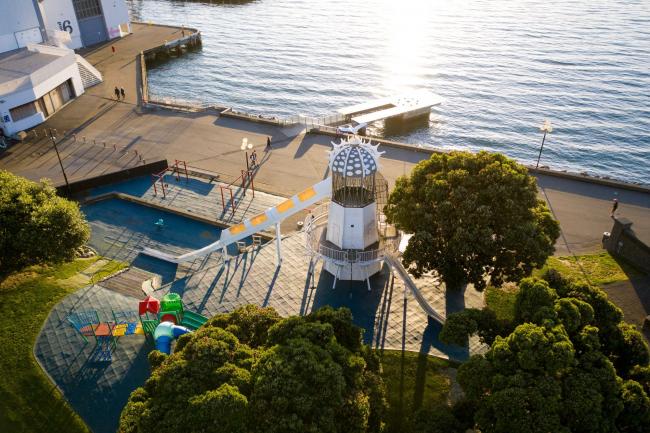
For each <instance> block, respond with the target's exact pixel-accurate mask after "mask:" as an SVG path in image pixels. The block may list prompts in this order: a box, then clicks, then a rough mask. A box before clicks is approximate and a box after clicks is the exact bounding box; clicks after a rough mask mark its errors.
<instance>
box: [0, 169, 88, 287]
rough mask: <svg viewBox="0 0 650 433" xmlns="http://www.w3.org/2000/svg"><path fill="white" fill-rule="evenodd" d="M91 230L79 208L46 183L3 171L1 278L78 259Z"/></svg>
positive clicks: (0, 177) (0, 178) (0, 192)
mask: <svg viewBox="0 0 650 433" xmlns="http://www.w3.org/2000/svg"><path fill="white" fill-rule="evenodd" d="M89 237H90V228H89V226H88V224H87V223H86V221H85V219H84V216H83V214H82V213H81V211H80V210H79V206H78V205H77V204H76V203H74V202H72V201H69V200H66V199H65V198H62V197H59V196H57V194H56V190H55V189H54V188H53V187H52V186H51V185H50V184H49V183H47V182H46V181H41V182H40V183H37V182H32V181H29V180H27V179H24V178H22V177H19V176H16V175H14V174H11V173H9V172H8V171H2V170H0V275H2V274H9V273H11V272H14V271H16V270H19V269H21V268H23V267H25V266H27V265H33V264H39V263H58V262H62V261H66V260H70V259H72V258H74V254H75V250H76V249H77V248H78V247H79V246H81V245H82V244H84V243H85V242H86V241H88V238H89Z"/></svg>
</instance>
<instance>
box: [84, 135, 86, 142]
mask: <svg viewBox="0 0 650 433" xmlns="http://www.w3.org/2000/svg"><path fill="white" fill-rule="evenodd" d="M83 139H84V144H86V136H85V135H84V136H83Z"/></svg>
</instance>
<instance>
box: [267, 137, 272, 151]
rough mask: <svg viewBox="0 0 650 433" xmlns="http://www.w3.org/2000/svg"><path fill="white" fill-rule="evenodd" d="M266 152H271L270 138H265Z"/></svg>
mask: <svg viewBox="0 0 650 433" xmlns="http://www.w3.org/2000/svg"><path fill="white" fill-rule="evenodd" d="M266 150H271V137H268V136H267V137H266Z"/></svg>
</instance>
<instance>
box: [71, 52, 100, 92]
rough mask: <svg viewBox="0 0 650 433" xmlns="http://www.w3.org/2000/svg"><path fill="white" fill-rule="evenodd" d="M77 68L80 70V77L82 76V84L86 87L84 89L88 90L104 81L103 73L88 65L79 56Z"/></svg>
mask: <svg viewBox="0 0 650 433" xmlns="http://www.w3.org/2000/svg"><path fill="white" fill-rule="evenodd" d="M77 67H78V68H79V75H81V82H82V83H83V85H84V89H88V88H89V87H92V86H95V85H97V84H99V83H101V82H102V81H104V79H103V77H102V74H101V72H99V71H98V70H97V69H95V67H94V66H93V65H91V64H90V63H88V61H87V60H86V59H84V58H83V57H81V56H80V55H79V54H77Z"/></svg>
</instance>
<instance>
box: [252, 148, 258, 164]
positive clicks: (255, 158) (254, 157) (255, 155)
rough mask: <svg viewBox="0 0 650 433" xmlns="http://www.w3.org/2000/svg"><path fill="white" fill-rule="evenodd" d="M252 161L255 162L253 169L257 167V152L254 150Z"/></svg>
mask: <svg viewBox="0 0 650 433" xmlns="http://www.w3.org/2000/svg"><path fill="white" fill-rule="evenodd" d="M251 159H252V160H253V168H255V167H257V150H253V153H252V154H251Z"/></svg>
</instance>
